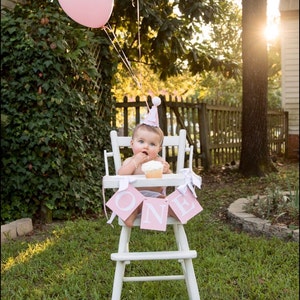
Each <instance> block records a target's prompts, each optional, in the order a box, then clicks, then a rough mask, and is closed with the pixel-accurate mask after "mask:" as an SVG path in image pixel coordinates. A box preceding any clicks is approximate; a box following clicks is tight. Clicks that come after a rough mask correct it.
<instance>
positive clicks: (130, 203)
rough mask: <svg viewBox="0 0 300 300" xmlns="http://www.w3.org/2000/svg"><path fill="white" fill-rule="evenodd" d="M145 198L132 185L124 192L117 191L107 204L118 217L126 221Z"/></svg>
mask: <svg viewBox="0 0 300 300" xmlns="http://www.w3.org/2000/svg"><path fill="white" fill-rule="evenodd" d="M144 198H145V197H144V196H143V195H142V194H141V193H140V192H139V191H138V190H137V189H135V188H134V187H133V186H132V185H130V184H129V185H128V188H127V189H126V190H123V191H119V190H118V191H117V192H116V193H115V194H114V195H113V196H112V197H111V198H110V199H109V201H108V202H107V203H106V206H107V207H109V208H110V209H111V210H112V211H113V212H114V213H116V215H117V216H119V217H120V218H121V219H122V220H123V221H125V220H126V219H127V218H128V217H129V216H130V215H131V214H132V213H133V211H134V210H135V209H136V208H137V207H138V206H139V205H140V204H141V203H142V202H143V199H144Z"/></svg>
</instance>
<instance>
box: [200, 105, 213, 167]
mask: <svg viewBox="0 0 300 300" xmlns="http://www.w3.org/2000/svg"><path fill="white" fill-rule="evenodd" d="M199 110H200V111H199V114H198V116H199V128H200V143H201V153H202V156H201V161H202V166H203V167H204V169H205V170H209V169H210V166H211V156H210V152H209V124H208V122H209V119H208V116H207V109H206V103H199Z"/></svg>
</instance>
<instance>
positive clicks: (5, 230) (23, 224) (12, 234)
mask: <svg viewBox="0 0 300 300" xmlns="http://www.w3.org/2000/svg"><path fill="white" fill-rule="evenodd" d="M32 230H33V226H32V220H31V219H30V218H23V219H19V220H17V221H14V222H11V223H8V224H5V225H1V243H3V242H5V241H7V240H10V239H16V238H17V237H18V236H23V235H25V234H27V233H29V232H31V231H32Z"/></svg>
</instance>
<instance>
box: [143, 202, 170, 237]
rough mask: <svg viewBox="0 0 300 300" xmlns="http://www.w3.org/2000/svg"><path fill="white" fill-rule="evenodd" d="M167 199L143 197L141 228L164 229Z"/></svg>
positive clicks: (165, 226) (167, 206)
mask: <svg viewBox="0 0 300 300" xmlns="http://www.w3.org/2000/svg"><path fill="white" fill-rule="evenodd" d="M168 208H169V205H168V200H167V199H161V198H151V197H147V198H145V199H144V202H143V208H142V218H141V226H140V228H141V229H152V230H159V231H166V229H167V219H168Z"/></svg>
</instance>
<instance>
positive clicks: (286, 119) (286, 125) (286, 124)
mask: <svg viewBox="0 0 300 300" xmlns="http://www.w3.org/2000/svg"><path fill="white" fill-rule="evenodd" d="M284 139H285V150H284V157H285V158H287V157H288V156H289V151H290V147H289V113H288V112H287V111H285V112H284Z"/></svg>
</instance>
